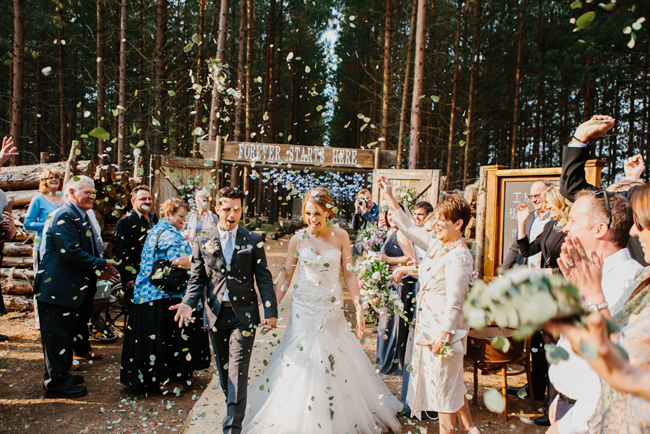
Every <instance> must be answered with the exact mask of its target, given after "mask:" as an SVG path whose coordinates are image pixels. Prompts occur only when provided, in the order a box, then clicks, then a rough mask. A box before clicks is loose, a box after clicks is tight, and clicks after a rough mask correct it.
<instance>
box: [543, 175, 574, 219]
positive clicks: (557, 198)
mask: <svg viewBox="0 0 650 434" xmlns="http://www.w3.org/2000/svg"><path fill="white" fill-rule="evenodd" d="M542 204H544V208H547V207H551V208H553V209H554V210H555V214H556V217H557V222H558V224H559V225H560V226H564V225H566V224H567V223H568V222H569V210H570V209H571V202H569V201H568V200H566V199H565V198H564V196H562V194H561V193H560V190H558V188H557V187H556V186H555V185H551V186H548V187H546V188H545V189H544V191H543V192H542Z"/></svg>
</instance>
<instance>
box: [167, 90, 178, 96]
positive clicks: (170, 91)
mask: <svg viewBox="0 0 650 434" xmlns="http://www.w3.org/2000/svg"><path fill="white" fill-rule="evenodd" d="M167 93H168V94H169V96H176V92H174V91H173V90H168V91H167Z"/></svg>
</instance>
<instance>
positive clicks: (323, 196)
mask: <svg viewBox="0 0 650 434" xmlns="http://www.w3.org/2000/svg"><path fill="white" fill-rule="evenodd" d="M309 202H311V203H313V204H315V205H318V206H319V207H321V208H323V210H325V212H326V213H327V219H328V220H329V219H331V218H332V217H334V212H333V211H332V209H333V208H334V201H333V200H332V196H330V192H329V191H327V189H326V188H321V187H316V188H312V189H311V190H309V191H308V192H307V193H305V197H304V198H303V199H302V219H303V220H304V221H307V219H306V218H305V208H307V204H308V203H309ZM328 205H329V206H328Z"/></svg>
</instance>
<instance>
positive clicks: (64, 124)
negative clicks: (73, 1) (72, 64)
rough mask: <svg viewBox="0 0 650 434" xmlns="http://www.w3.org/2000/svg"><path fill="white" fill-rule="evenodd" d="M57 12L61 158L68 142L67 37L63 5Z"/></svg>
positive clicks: (58, 6)
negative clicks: (66, 94) (66, 101)
mask: <svg viewBox="0 0 650 434" xmlns="http://www.w3.org/2000/svg"><path fill="white" fill-rule="evenodd" d="M56 14H57V17H58V30H57V39H58V43H59V133H60V134H59V142H60V143H59V149H60V151H59V152H60V153H61V158H65V155H66V146H67V143H68V120H67V114H66V104H65V39H63V23H64V22H65V17H64V15H63V8H62V7H61V5H57V7H56Z"/></svg>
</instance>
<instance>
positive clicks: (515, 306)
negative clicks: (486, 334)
mask: <svg viewBox="0 0 650 434" xmlns="http://www.w3.org/2000/svg"><path fill="white" fill-rule="evenodd" d="M463 312H464V314H465V318H467V323H468V324H469V326H470V327H472V328H475V329H484V328H485V327H487V326H488V325H490V324H492V323H496V325H497V326H499V327H511V328H516V329H517V332H516V333H515V334H514V335H513V338H515V339H517V340H520V339H524V338H526V337H528V336H530V335H532V334H533V333H534V332H535V331H537V330H539V329H541V328H542V325H544V324H545V323H546V322H548V321H550V320H552V319H561V318H569V317H574V316H575V317H577V316H579V315H580V314H582V313H583V309H582V304H581V298H580V294H579V293H578V289H577V288H576V287H575V286H574V285H573V284H571V283H569V282H567V281H566V280H565V279H564V278H563V277H562V276H550V275H548V274H545V273H544V272H542V271H541V270H531V269H529V268H528V267H515V268H513V269H512V270H509V271H506V273H505V274H504V275H503V277H501V278H499V279H497V280H495V281H493V282H492V283H490V284H489V285H487V284H485V283H484V282H483V281H481V280H477V281H476V282H475V283H474V285H473V287H472V289H471V290H470V292H469V293H468V294H467V297H466V300H465V304H464V306H463Z"/></svg>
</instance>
